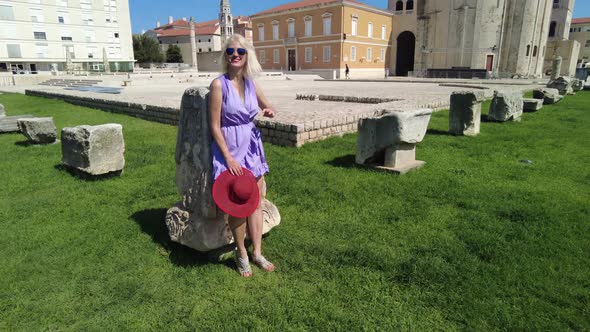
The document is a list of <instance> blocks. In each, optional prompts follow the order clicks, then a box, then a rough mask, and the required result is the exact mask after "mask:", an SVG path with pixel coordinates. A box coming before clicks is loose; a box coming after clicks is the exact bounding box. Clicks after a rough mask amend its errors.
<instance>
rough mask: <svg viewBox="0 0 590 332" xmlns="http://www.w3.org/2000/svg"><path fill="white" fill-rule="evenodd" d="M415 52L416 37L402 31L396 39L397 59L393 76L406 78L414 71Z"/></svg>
mask: <svg viewBox="0 0 590 332" xmlns="http://www.w3.org/2000/svg"><path fill="white" fill-rule="evenodd" d="M415 50H416V36H414V34H413V33H411V32H410V31H404V32H402V33H400V34H399V36H398V37H397V53H396V54H397V59H396V62H395V75H397V76H408V73H409V72H410V71H413V70H414V52H415Z"/></svg>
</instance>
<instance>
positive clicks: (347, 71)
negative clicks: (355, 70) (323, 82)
mask: <svg viewBox="0 0 590 332" xmlns="http://www.w3.org/2000/svg"><path fill="white" fill-rule="evenodd" d="M344 66H346V69H345V70H344V73H345V74H346V79H347V80H349V79H350V76H349V74H350V68H348V63H345V64H344Z"/></svg>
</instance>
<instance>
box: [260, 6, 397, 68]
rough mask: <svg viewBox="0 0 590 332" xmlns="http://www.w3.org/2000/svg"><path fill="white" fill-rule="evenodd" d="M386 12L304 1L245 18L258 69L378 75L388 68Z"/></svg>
mask: <svg viewBox="0 0 590 332" xmlns="http://www.w3.org/2000/svg"><path fill="white" fill-rule="evenodd" d="M392 16H393V14H392V13H391V12H388V11H386V10H383V9H379V8H375V7H372V6H369V5H366V4H364V3H361V2H358V1H353V0H304V1H298V2H292V3H288V4H285V5H281V6H278V7H275V8H271V9H269V10H265V11H263V12H260V13H257V14H254V15H252V16H251V19H252V28H253V39H254V46H255V48H256V52H257V56H258V59H259V60H260V64H261V65H262V68H263V69H264V70H287V71H293V70H297V71H306V72H310V71H311V72H318V74H326V73H332V72H334V71H335V72H336V77H338V78H344V71H345V64H348V66H349V68H350V77H351V78H353V79H355V78H368V77H383V76H384V74H385V73H386V69H389V68H390V58H391V55H390V53H391V52H390V51H391V46H390V45H391V42H390V37H391V25H392Z"/></svg>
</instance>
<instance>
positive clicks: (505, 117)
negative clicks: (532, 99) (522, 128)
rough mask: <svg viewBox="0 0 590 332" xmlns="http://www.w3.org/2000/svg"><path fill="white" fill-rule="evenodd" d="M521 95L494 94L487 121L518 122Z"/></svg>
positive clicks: (520, 109) (511, 93)
mask: <svg viewBox="0 0 590 332" xmlns="http://www.w3.org/2000/svg"><path fill="white" fill-rule="evenodd" d="M522 99H523V98H522V93H521V92H519V91H510V92H501V91H495V92H494V99H492V103H491V104H490V111H489V112H488V119H489V120H491V121H498V122H505V121H519V120H520V117H521V116H522V106H523V101H522Z"/></svg>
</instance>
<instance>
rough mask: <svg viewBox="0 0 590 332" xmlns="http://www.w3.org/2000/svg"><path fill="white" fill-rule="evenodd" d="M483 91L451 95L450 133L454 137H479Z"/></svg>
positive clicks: (458, 92)
mask: <svg viewBox="0 0 590 332" xmlns="http://www.w3.org/2000/svg"><path fill="white" fill-rule="evenodd" d="M484 98H485V96H484V93H483V91H456V92H453V93H452V94H451V107H450V109H449V132H450V133H451V134H453V135H465V136H476V135H479V130H480V125H481V104H482V102H483V100H484Z"/></svg>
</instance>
